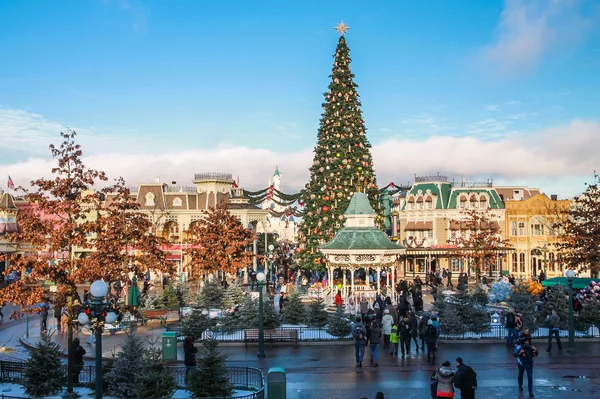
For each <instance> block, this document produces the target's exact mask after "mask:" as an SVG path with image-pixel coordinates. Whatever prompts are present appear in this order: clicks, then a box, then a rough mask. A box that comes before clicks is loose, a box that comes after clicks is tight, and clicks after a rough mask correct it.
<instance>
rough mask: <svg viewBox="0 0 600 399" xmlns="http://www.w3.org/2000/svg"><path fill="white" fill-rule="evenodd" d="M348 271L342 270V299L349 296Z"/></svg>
mask: <svg viewBox="0 0 600 399" xmlns="http://www.w3.org/2000/svg"><path fill="white" fill-rule="evenodd" d="M346 270H348V269H346V268H345V267H343V268H342V298H346V297H347V296H348V287H347V286H346V285H347V284H346ZM336 293H337V292H336Z"/></svg>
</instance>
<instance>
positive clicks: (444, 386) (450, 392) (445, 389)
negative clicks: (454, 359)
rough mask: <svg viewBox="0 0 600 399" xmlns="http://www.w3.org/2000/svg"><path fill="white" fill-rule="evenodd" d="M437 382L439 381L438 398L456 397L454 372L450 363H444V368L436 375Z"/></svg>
mask: <svg viewBox="0 0 600 399" xmlns="http://www.w3.org/2000/svg"><path fill="white" fill-rule="evenodd" d="M435 380H436V381H437V383H438V384H437V398H438V399H443V398H453V397H454V386H453V385H452V383H453V382H454V371H453V370H452V367H451V366H450V362H449V361H447V360H446V361H445V362H444V363H442V367H440V368H439V369H438V371H437V372H436V373H435Z"/></svg>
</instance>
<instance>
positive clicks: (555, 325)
mask: <svg viewBox="0 0 600 399" xmlns="http://www.w3.org/2000/svg"><path fill="white" fill-rule="evenodd" d="M546 324H548V325H549V326H550V328H551V329H553V330H558V329H559V328H560V317H558V315H557V314H551V315H550V316H548V317H546Z"/></svg>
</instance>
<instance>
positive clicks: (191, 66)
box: [0, 0, 600, 185]
mask: <svg viewBox="0 0 600 399" xmlns="http://www.w3.org/2000/svg"><path fill="white" fill-rule="evenodd" d="M598 6H599V3H597V2H595V1H585V0H579V1H565V0H563V1H549V0H548V1H546V0H539V1H525V0H523V1H516V0H515V1H507V2H505V1H501V0H485V1H481V0H462V1H441V0H439V1H438V0H431V1H408V0H407V1H398V0H392V1H371V2H367V1H358V0H345V1H336V0H327V1H322V0H321V1H312V0H311V1H260V0H255V1H241V0H238V1H202V0H195V1H183V0H178V1H136V0H127V1H119V0H104V1H102V0H89V1H69V0H65V1H60V2H50V1H41V0H38V1H2V2H0V54H1V57H0V140H1V141H2V143H0V172H2V171H4V169H6V171H7V172H9V173H13V174H15V175H18V174H19V173H21V172H20V171H14V165H15V164H16V163H23V164H22V166H23V165H25V163H26V162H27V160H28V159H31V158H32V157H38V156H46V157H47V154H46V152H45V150H44V148H47V144H48V143H49V141H48V140H54V137H55V135H56V129H57V128H56V127H57V126H70V127H76V128H78V129H79V130H80V132H82V134H84V135H85V136H86V137H87V138H86V139H85V140H88V141H86V143H90V144H91V145H90V148H88V151H87V152H88V153H90V154H96V155H98V156H99V157H100V156H101V155H102V154H104V153H109V152H120V153H124V154H133V155H139V154H140V153H143V154H147V155H148V156H151V155H153V154H161V153H162V154H165V153H167V152H168V153H172V154H176V153H178V152H180V151H189V150H193V149H198V150H202V151H212V150H214V151H218V149H219V148H223V147H228V146H242V147H244V148H247V149H248V151H250V150H266V151H270V152H271V153H273V154H274V155H273V156H272V158H273V159H265V162H266V163H268V169H269V170H271V169H273V166H274V163H275V162H279V163H280V164H281V163H283V164H284V165H285V159H284V158H286V157H285V156H284V155H279V154H283V153H295V152H297V151H310V149H311V148H312V146H314V143H315V141H316V131H317V127H318V122H319V116H320V112H321V102H322V100H323V97H322V93H323V92H324V91H326V87H327V84H328V81H329V79H328V75H329V72H330V69H331V64H332V55H333V53H334V50H335V45H336V42H337V39H338V35H337V33H336V32H335V31H334V30H333V27H334V26H335V25H336V24H337V23H338V22H339V21H340V20H344V21H345V22H346V23H348V25H349V26H350V27H351V30H350V32H349V33H348V35H347V39H348V44H349V46H350V49H351V57H352V58H353V63H352V66H353V71H354V73H355V74H356V82H357V83H358V84H359V94H360V96H361V100H362V102H363V110H364V116H365V122H366V126H367V127H368V128H369V133H368V135H369V138H370V140H371V142H373V143H374V144H375V145H378V144H380V143H387V142H389V141H392V142H393V143H394V144H397V145H398V146H399V147H398V152H397V153H396V154H397V155H396V156H397V157H398V158H397V159H396V161H397V162H400V161H399V159H400V158H401V154H403V153H407V152H408V153H412V152H413V151H412V150H411V148H410V147H408V146H409V145H410V143H413V142H418V143H420V144H419V145H417V146H416V147H415V148H419V149H421V148H423V149H424V150H423V151H424V152H422V153H421V158H422V159H423V160H424V161H423V163H422V164H419V162H418V158H417V159H412V158H410V159H409V160H407V163H400V164H398V165H392V162H393V159H391V157H390V159H387V158H385V159H384V158H383V157H384V156H388V155H389V154H387V153H386V151H383V150H380V151H379V153H381V154H383V155H379V158H380V159H381V160H379V159H378V156H377V154H378V152H377V151H376V152H375V167H376V169H377V168H378V162H379V164H380V167H379V169H378V170H380V171H381V173H386V178H388V179H395V176H394V174H399V175H402V176H411V175H412V174H413V173H416V174H422V173H428V172H434V171H436V170H440V169H442V172H445V173H448V174H453V173H454V174H460V173H467V174H472V175H474V174H478V173H479V171H478V170H476V166H477V165H476V164H473V163H469V162H466V163H465V164H464V165H463V164H462V163H461V164H460V165H459V166H460V167H458V166H457V167H449V168H447V170H443V169H444V168H443V166H444V164H443V163H438V164H436V163H431V162H429V161H426V160H427V159H430V158H431V157H437V158H439V157H440V154H438V153H435V152H433V153H429V152H428V151H427V149H426V148H427V147H426V146H424V145H423V143H429V144H430V145H434V144H435V143H438V144H439V142H436V141H432V140H433V139H434V138H440V139H441V138H446V139H448V140H454V141H450V142H448V143H449V144H448V145H449V148H452V147H453V146H460V145H470V144H469V143H471V144H473V143H472V142H471V141H472V140H475V141H476V144H478V145H483V146H486V145H487V146H490V145H492V146H493V145H498V146H501V147H502V148H512V147H514V146H517V147H519V148H520V149H522V150H523V151H533V152H532V153H531V154H526V153H522V152H512V153H511V152H510V151H509V152H508V153H507V154H503V155H502V156H503V157H505V158H506V162H507V163H510V159H511V158H512V157H515V156H517V155H518V156H519V157H522V158H521V161H525V160H527V159H529V160H530V161H531V160H532V159H533V160H536V163H540V162H542V161H544V162H545V161H547V162H548V163H551V162H552V159H553V157H550V158H549V159H546V158H544V154H547V153H548V152H551V151H557V148H556V147H557V146H558V147H563V148H564V145H562V144H561V142H560V140H558V139H557V140H558V143H554V146H553V147H548V148H546V147H543V146H541V147H539V148H538V145H541V144H540V141H543V139H541V138H542V137H544V136H545V135H546V133H540V132H553V133H554V134H555V136H557V137H558V136H560V137H564V136H565V135H570V134H571V133H573V132H574V133H573V134H574V135H575V136H577V137H579V136H584V137H583V138H582V139H581V140H582V142H581V144H580V145H579V146H577V151H579V149H580V148H586V147H587V145H586V143H587V142H586V141H585V138H586V137H588V136H590V135H592V134H594V133H600V128H599V127H598V125H597V119H598V118H599V111H598V110H599V109H600V96H599V95H598V93H599V92H600V90H599V89H600V84H599V83H600V82H599V79H600V75H599V74H598V71H599V70H600V31H599V29H598V15H599V9H598ZM574 124H575V126H574ZM577 124H580V125H577ZM557 129H558V130H557ZM560 129H562V130H560ZM582 131H583V132H584V133H582ZM557 132H558V133H557ZM53 135H54V136H53ZM552 137H554V136H552ZM104 139H105V140H104ZM428 140H429V141H428ZM469 140H471V141H469ZM527 140H531V141H530V142H527ZM41 144H43V145H41ZM402 144H403V145H404V147H402ZM38 147H40V148H41V149H38ZM394 148H395V147H394ZM475 148H477V147H475ZM482 148H483V147H482ZM486 148H488V151H489V148H498V147H486ZM492 151H493V150H492ZM574 151H575V150H574ZM432 154H435V155H432ZM536 154H537V155H536ZM199 156H200V155H199ZM461 156H467V157H468V154H466V155H465V154H460V153H459V154H456V155H455V156H454V157H453V158H452V159H448V160H447V161H448V162H446V163H456V159H455V158H460V157H461ZM536 156H538V157H540V158H539V159H537V158H536ZM298 157H299V158H298V159H303V158H302V157H300V156H298ZM242 158H243V157H242ZM275 158H280V159H275ZM245 161H246V160H245V159H238V160H237V161H236V162H237V163H233V164H228V163H227V162H225V161H222V162H225V163H219V162H217V161H215V160H211V161H210V162H215V163H216V166H218V167H219V168H221V169H223V168H226V169H237V170H227V171H231V172H233V173H234V174H241V173H243V172H244V170H243V168H240V167H239V166H237V165H239V164H242V165H243V164H245ZM538 161H539V162H538ZM574 161H575V162H580V161H581V153H579V156H576V157H574V158H568V159H565V160H563V161H562V162H563V163H564V164H569V165H571V164H572V163H573V162H574ZM199 162H202V160H201V159H200V160H199ZM248 162H250V161H248ZM299 162H300V161H299ZM302 162H304V161H302ZM309 163H310V155H308V158H307V159H306V162H305V163H304V164H302V165H301V167H298V169H299V171H298V172H291V170H292V169H293V168H294V167H295V166H294V165H289V166H288V165H285V167H284V168H282V172H283V173H284V175H285V173H286V168H287V171H288V172H291V173H290V174H293V173H298V174H300V173H301V172H300V170H302V171H305V170H306V168H307V167H308V164H309ZM459 163H460V162H459ZM11 165H13V166H12V167H11ZM500 166H502V164H500ZM521 166H522V167H523V168H527V163H526V162H523V163H522V165H521ZM592 166H593V165H591V164H588V163H586V164H585V165H580V167H578V168H574V169H573V170H572V171H571V172H569V173H568V176H567V175H565V178H572V177H577V178H579V176H581V175H584V174H585V173H587V171H589V172H590V173H591V169H592ZM23 167H27V168H29V167H31V166H23ZM123 167H125V166H123ZM170 167H171V166H165V168H166V169H169V168H170ZM248 167H254V164H252V165H250V164H249V165H248ZM11 169H12V170H13V171H12V172H11V171H10V170H11ZM196 169H197V170H201V169H202V170H203V169H207V170H210V169H211V168H210V167H204V168H202V167H197V168H196ZM482 169H483V170H482V171H481V176H483V177H485V176H492V175H493V174H494V173H497V174H498V175H497V176H498V177H499V178H502V176H506V178H507V179H508V180H510V179H513V180H515V181H516V180H519V179H520V177H519V175H518V173H516V172H510V171H504V170H498V169H502V168H501V167H499V166H498V165H495V164H494V165H488V167H487V169H486V168H482ZM509 169H510V168H509ZM542 169H545V170H546V171H545V172H544V170H539V171H537V172H535V173H531V174H530V176H532V179H533V181H532V182H531V184H534V185H535V184H536V183H537V182H540V184H543V183H544V182H546V181H552V176H551V174H552V173H554V172H548V171H547V168H546V167H544V168H542ZM157 170H158V169H157ZM495 170H496V172H494V171H495ZM560 170H562V168H559V170H557V172H556V173H559V172H560ZM123 173H125V172H123ZM164 173H172V172H170V169H169V171H168V172H164ZM186 173H187V172H186ZM302 173H304V172H302ZM125 174H126V173H125ZM388 175H389V177H388ZM28 176H29V174H27V173H23V177H24V178H25V177H28ZM131 178H134V179H140V178H143V177H141V176H140V175H132V176H131ZM253 178H255V177H250V180H252V179H253ZM538 178H539V179H538ZM265 179H266V177H265ZM298 179H300V177H298ZM536 179H538V180H536ZM146 180H147V179H146ZM253 183H256V182H254V181H253ZM256 184H258V183H256ZM540 184H537V185H540Z"/></svg>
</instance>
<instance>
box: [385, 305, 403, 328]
mask: <svg viewBox="0 0 600 399" xmlns="http://www.w3.org/2000/svg"><path fill="white" fill-rule="evenodd" d="M386 309H387V310H389V311H390V314H391V315H392V317H393V318H394V324H398V322H399V321H400V320H398V311H397V310H396V307H395V306H392V305H390V304H388V306H387V307H386Z"/></svg>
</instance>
